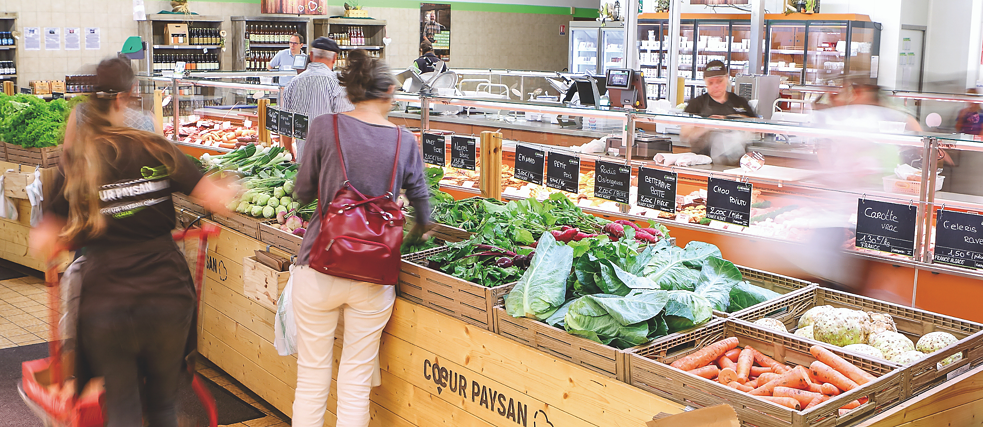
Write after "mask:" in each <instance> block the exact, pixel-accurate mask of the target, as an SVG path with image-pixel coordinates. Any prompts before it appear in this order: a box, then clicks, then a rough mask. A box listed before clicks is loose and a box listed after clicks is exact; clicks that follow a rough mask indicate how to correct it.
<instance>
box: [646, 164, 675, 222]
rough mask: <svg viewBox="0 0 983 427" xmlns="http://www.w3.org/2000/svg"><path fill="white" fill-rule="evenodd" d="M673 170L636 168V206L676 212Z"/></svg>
mask: <svg viewBox="0 0 983 427" xmlns="http://www.w3.org/2000/svg"><path fill="white" fill-rule="evenodd" d="M677 177H678V175H677V174H676V173H675V172H666V171H661V170H658V169H649V168H645V167H640V168H638V206H641V207H643V208H649V209H655V210H659V211H662V212H668V213H671V214H674V213H676V178H677Z"/></svg>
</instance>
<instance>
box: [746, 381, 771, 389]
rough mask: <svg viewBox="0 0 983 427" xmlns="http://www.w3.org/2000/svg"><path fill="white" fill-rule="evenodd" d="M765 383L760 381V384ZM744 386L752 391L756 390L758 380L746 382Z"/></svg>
mask: <svg viewBox="0 0 983 427" xmlns="http://www.w3.org/2000/svg"><path fill="white" fill-rule="evenodd" d="M765 382H767V381H762V383H765ZM744 385H746V386H748V387H751V388H752V389H755V388H758V380H751V381H748V382H746V383H744Z"/></svg>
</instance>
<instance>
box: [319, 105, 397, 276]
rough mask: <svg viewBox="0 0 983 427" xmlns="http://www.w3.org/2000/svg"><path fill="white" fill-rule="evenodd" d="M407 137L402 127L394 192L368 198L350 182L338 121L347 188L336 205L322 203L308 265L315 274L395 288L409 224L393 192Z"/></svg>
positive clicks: (337, 143)
mask: <svg viewBox="0 0 983 427" xmlns="http://www.w3.org/2000/svg"><path fill="white" fill-rule="evenodd" d="M402 134H403V133H402V132H401V131H400V129H399V128H398V127H397V128H396V158H395V159H394V160H393V170H392V177H390V179H389V190H390V191H389V192H387V193H386V194H383V195H381V196H376V197H366V196H365V195H363V194H362V193H360V192H359V191H358V190H357V189H356V188H355V186H353V185H352V183H351V182H350V181H349V180H348V171H347V170H345V157H344V156H343V155H342V152H341V139H340V136H339V135H338V116H337V115H335V116H334V135H335V146H336V147H337V150H338V159H340V160H341V172H342V175H343V176H344V177H345V183H344V185H342V187H341V189H340V190H338V192H337V193H335V196H334V200H332V201H331V203H329V204H327V205H324V203H319V204H318V208H319V209H320V210H321V211H320V213H319V214H320V215H321V228H320V230H319V233H318V235H317V238H316V239H315V240H314V245H313V247H311V255H310V260H309V264H310V267H311V268H312V269H314V270H315V271H317V272H320V273H324V274H328V275H331V276H335V277H343V278H346V279H352V280H358V281H362V282H371V283H377V284H380V285H395V284H396V282H397V280H398V278H399V266H400V252H399V247H400V245H402V244H403V223H404V222H405V219H404V218H403V212H402V210H400V207H399V205H398V204H397V203H396V196H395V195H394V194H393V193H392V189H393V184H395V182H396V166H398V165H399V148H400V145H401V142H402V141H401V139H402Z"/></svg>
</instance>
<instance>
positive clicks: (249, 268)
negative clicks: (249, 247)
mask: <svg viewBox="0 0 983 427" xmlns="http://www.w3.org/2000/svg"><path fill="white" fill-rule="evenodd" d="M289 279H290V272H289V271H276V270H274V269H272V268H270V267H267V266H266V265H264V264H262V263H260V262H259V261H256V256H249V257H245V258H243V259H242V283H243V290H242V293H243V295H245V296H246V298H249V299H250V300H252V301H253V302H256V303H259V305H261V306H263V307H266V308H267V309H268V310H270V311H272V312H274V313H275V312H276V302H277V299H279V298H280V293H281V292H283V288H284V287H286V286H287V280H289Z"/></svg>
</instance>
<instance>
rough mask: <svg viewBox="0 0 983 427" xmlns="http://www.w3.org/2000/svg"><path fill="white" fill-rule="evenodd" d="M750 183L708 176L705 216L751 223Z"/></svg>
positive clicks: (729, 221)
mask: <svg viewBox="0 0 983 427" xmlns="http://www.w3.org/2000/svg"><path fill="white" fill-rule="evenodd" d="M752 188H753V186H752V185H751V183H745V182H738V181H731V180H727V179H717V178H710V180H709V181H708V183H707V218H710V219H712V220H715V221H720V222H726V223H730V224H736V225H740V226H744V227H747V226H750V225H751V190H752Z"/></svg>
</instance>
